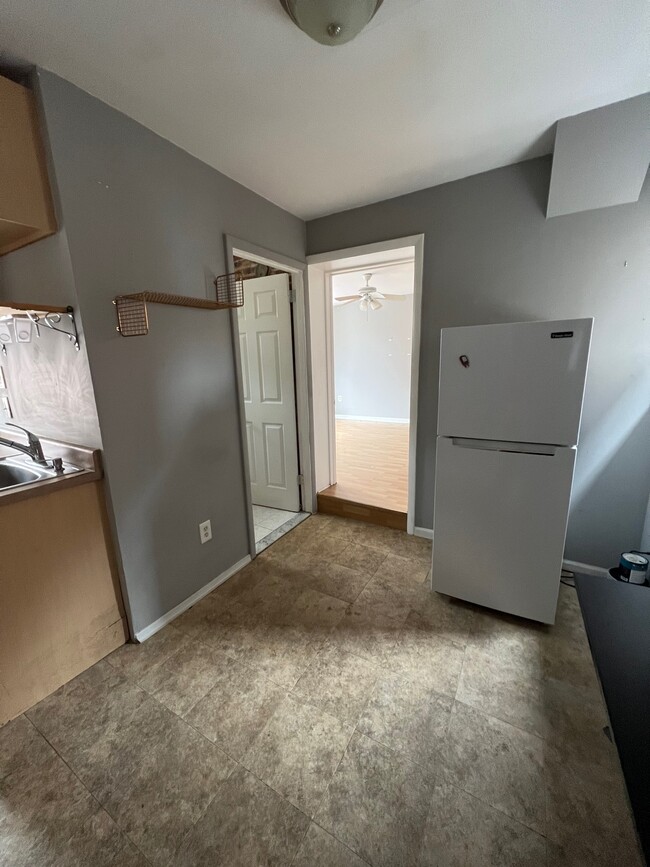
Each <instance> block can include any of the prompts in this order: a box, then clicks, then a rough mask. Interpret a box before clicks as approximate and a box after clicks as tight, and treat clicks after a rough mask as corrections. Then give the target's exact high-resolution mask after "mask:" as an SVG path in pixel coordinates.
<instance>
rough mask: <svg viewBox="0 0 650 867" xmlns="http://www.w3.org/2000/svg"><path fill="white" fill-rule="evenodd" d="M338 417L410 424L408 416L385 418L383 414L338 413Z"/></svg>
mask: <svg viewBox="0 0 650 867" xmlns="http://www.w3.org/2000/svg"><path fill="white" fill-rule="evenodd" d="M336 418H340V419H343V420H344V421H385V422H388V423H389V424H408V423H409V422H410V419H408V418H385V417H384V416H381V415H337V416H336Z"/></svg>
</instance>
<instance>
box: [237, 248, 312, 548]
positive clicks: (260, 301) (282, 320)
mask: <svg viewBox="0 0 650 867" xmlns="http://www.w3.org/2000/svg"><path fill="white" fill-rule="evenodd" d="M249 256H250V258H249ZM232 257H233V268H234V271H235V273H237V274H238V275H239V276H240V277H242V279H243V280H244V305H243V306H242V307H240V308H238V309H237V312H236V336H237V346H236V358H237V361H238V368H239V370H238V373H239V381H240V408H241V425H242V433H243V440H244V448H245V455H246V474H247V482H248V488H249V539H250V544H251V553H253V551H254V553H260V551H262V550H264V548H266V547H268V545H270V544H271V543H272V542H274V541H275V540H276V539H277V538H279V537H280V536H281V535H283V534H284V533H286V532H288V531H289V530H290V529H292V528H293V527H294V526H296V524H297V523H299V522H300V521H302V520H303V519H304V518H305V517H307V514H308V512H309V511H311V507H310V505H309V503H308V499H309V494H308V493H307V495H305V491H304V488H305V484H304V475H303V474H302V472H301V448H300V426H299V416H300V413H299V411H298V408H299V407H298V404H299V396H300V394H299V393H300V385H301V384H302V385H303V387H304V385H305V384H304V383H299V382H298V373H297V369H298V365H297V359H296V353H297V352H298V351H299V349H298V343H299V341H297V340H296V333H295V332H296V323H295V321H294V319H295V316H294V308H295V306H296V300H297V291H296V286H294V285H293V284H297V285H298V286H302V280H301V279H299V278H298V279H296V273H295V269H293V268H291V267H287V268H286V270H285V269H284V268H283V267H282V263H280V262H269V261H267V260H264V259H263V258H259V257H257V256H255V254H254V253H245V252H244V251H240V250H238V249H235V248H233V249H232ZM303 433H304V432H303ZM307 487H309V486H307ZM303 503H304V506H303Z"/></svg>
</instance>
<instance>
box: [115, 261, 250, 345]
mask: <svg viewBox="0 0 650 867" xmlns="http://www.w3.org/2000/svg"><path fill="white" fill-rule="evenodd" d="M214 287H215V290H216V300H215V301H211V300H210V299H208V298H190V297H188V296H187V295H170V294H168V293H165V292H137V293H135V294H134V295H118V296H117V297H116V298H115V299H114V301H113V304H114V305H115V310H116V313H117V331H118V332H119V333H120V334H121V335H122V337H143V336H144V335H145V334H148V333H149V316H148V314H147V304H171V305H173V306H175V307H195V308H198V309H201V310H229V309H231V308H233V307H241V306H242V305H243V303H244V281H243V280H242V278H241V277H238V276H237V275H236V274H222V275H221V276H219V277H217V278H216V280H215V281H214Z"/></svg>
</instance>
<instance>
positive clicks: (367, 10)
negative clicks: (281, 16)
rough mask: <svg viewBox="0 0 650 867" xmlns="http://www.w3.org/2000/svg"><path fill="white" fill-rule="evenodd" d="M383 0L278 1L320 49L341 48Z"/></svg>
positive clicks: (368, 19)
mask: <svg viewBox="0 0 650 867" xmlns="http://www.w3.org/2000/svg"><path fill="white" fill-rule="evenodd" d="M382 2H383V0H280V3H282V6H283V7H284V10H285V12H286V13H287V15H289V17H290V18H291V19H292V21H293V22H294V24H296V25H297V26H298V27H300V29H301V30H302V31H304V32H305V33H306V34H307V36H311V38H312V39H315V40H316V42H320V43H321V45H343V44H344V43H345V42H349V41H350V40H351V39H354V37H355V36H357V35H358V34H359V33H361V31H362V30H363V28H364V27H365V26H366V24H368V22H369V21H370V19H371V18H372V17H373V15H374V14H375V12H376V11H377V10H378V9H379V7H380V6H381V4H382Z"/></svg>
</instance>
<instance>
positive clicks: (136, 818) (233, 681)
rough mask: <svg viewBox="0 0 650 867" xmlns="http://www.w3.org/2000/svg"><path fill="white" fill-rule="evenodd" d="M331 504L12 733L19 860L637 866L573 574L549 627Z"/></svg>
mask: <svg viewBox="0 0 650 867" xmlns="http://www.w3.org/2000/svg"><path fill="white" fill-rule="evenodd" d="M429 558H430V545H429V543H427V542H425V541H423V540H422V539H417V538H413V537H407V536H406V535H405V534H403V533H400V532H398V531H392V530H387V529H385V528H382V527H375V526H369V525H365V524H360V523H355V522H347V521H343V520H339V519H335V518H325V517H320V516H314V517H311V518H309V519H308V520H306V521H304V522H303V523H301V524H300V525H299V526H297V527H296V528H295V529H294V530H292V531H291V532H290V533H288V534H287V535H285V536H283V537H282V538H281V539H279V540H278V541H277V542H275V543H274V544H273V545H271V546H270V547H269V548H268V549H267V550H266V551H265V552H264V553H263V554H261V555H260V556H259V557H258V558H257V559H256V560H255V561H254V562H253V563H251V564H250V565H249V566H247V567H246V568H245V569H243V570H242V571H241V572H239V573H238V574H237V575H235V576H233V577H232V578H231V579H230V580H229V581H227V582H226V583H225V584H223V585H222V586H221V587H219V588H217V589H216V590H215V591H214V592H212V593H211V594H210V595H209V596H207V597H205V598H204V599H203V600H201V602H199V603H198V604H197V605H195V606H194V607H193V608H191V609H190V610H188V611H187V612H185V613H184V614H183V615H182V616H181V617H179V618H178V619H177V620H175V621H174V622H173V623H172V624H171V625H169V626H168V627H166V628H165V629H164V630H162V631H161V632H159V633H157V634H156V635H155V636H153V637H152V638H151V639H149V641H147V642H146V643H145V644H143V645H133V644H128V645H125V646H124V647H122V648H120V649H119V650H117V651H115V652H114V653H113V654H112V655H111V656H109V657H107V658H106V659H104V660H102V661H101V662H100V663H98V664H97V665H96V666H94V667H93V668H91V669H89V670H88V671H86V672H84V674H82V675H80V676H79V677H78V678H76V680H74V681H72V682H71V683H69V684H67V685H66V686H64V687H62V688H61V689H60V690H58V692H56V693H54V694H53V695H51V696H49V697H48V698H46V699H44V700H43V701H42V702H40V703H39V704H38V705H36V706H35V707H33V708H31V710H29V711H27V712H26V713H25V714H23V715H22V716H20V717H18V718H17V719H15V720H13V721H11V722H10V723H8V724H7V725H5V726H4V727H3V728H2V729H0V863H1V864H2V865H3V867H17V865H21V867H22V865H24V867H41V865H48V867H50V865H52V867H72V865H84V867H85V865H92V867H95V865H98V867H145V865H160V867H162V865H174V867H181V865H182V867H203V865H211V867H217V865H220V867H253V865H277V867H314V865H322V867H364V865H373V867H460V865H468V867H491V865H494V867H512V865H521V867H542V865H543V867H554V865H571V867H574V865H575V867H583V865H588V867H610V865H614V864H616V865H619V864H620V865H626V867H636V865H640V864H641V862H640V859H639V855H638V851H637V848H636V841H635V837H634V833H633V829H632V823H631V820H630V816H629V812H628V807H627V803H626V798H625V793H624V788H623V782H622V778H621V773H620V769H619V766H618V763H617V758H616V754H615V751H614V747H613V746H612V745H611V743H610V742H609V740H608V739H607V737H606V736H605V734H604V733H603V726H604V725H605V723H606V719H605V714H604V708H603V705H602V701H601V697H600V693H599V688H598V684H597V682H596V678H595V674H594V669H593V666H592V664H591V659H590V656H589V651H588V647H587V643H586V639H585V634H584V631H583V628H582V621H581V617H580V612H579V609H578V605H577V601H576V597H575V591H574V590H572V589H570V588H567V587H564V586H563V587H561V593H560V603H559V609H558V617H557V623H556V625H555V626H554V627H541V626H536V625H534V624H531V623H528V622H524V621H521V620H516V619H514V618H508V617H504V616H500V615H497V614H495V613H492V612H489V611H486V610H484V609H479V608H475V607H472V606H469V605H465V604H462V603H459V602H454V601H453V600H451V599H448V598H446V597H442V596H438V595H432V594H431V593H430V591H429V590H428V586H427V585H428V570H429Z"/></svg>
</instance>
